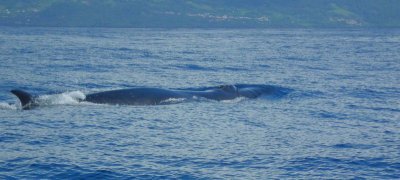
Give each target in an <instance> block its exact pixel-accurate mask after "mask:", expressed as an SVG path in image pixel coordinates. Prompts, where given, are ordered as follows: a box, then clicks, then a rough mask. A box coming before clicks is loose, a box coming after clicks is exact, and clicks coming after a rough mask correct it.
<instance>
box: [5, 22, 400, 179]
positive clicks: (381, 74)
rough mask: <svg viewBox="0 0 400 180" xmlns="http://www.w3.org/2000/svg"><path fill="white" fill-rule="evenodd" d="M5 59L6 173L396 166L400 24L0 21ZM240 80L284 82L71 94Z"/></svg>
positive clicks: (207, 174) (271, 174)
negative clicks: (217, 96) (119, 100)
mask: <svg viewBox="0 0 400 180" xmlns="http://www.w3.org/2000/svg"><path fill="white" fill-rule="evenodd" d="M0 62H1V64H0V77H1V78H0V149H1V150H0V179H399V178H400V103H399V102H400V30H399V29H129V28H127V29H112V28H104V29H103V28H32V27H0ZM238 84H252V85H268V86H272V87H275V88H276V89H278V90H279V91H278V92H279V93H278V92H275V93H272V94H269V95H265V96H262V97H258V98H255V99H248V98H236V99H233V100H224V101H215V100H207V99H201V98H199V99H196V100H193V101H183V102H175V103H171V104H167V105H156V106H127V105H100V104H93V103H85V102H79V101H78V100H76V97H83V98H84V97H85V95H86V94H89V93H95V92H101V91H107V90H115V89H125V88H135V87H151V88H162V89H172V90H174V89H202V88H209V87H217V86H219V85H238ZM13 89H19V90H24V91H26V92H29V93H31V94H32V95H34V96H36V97H38V98H41V99H44V100H45V101H46V102H47V103H46V104H44V105H43V106H39V107H36V108H34V109H31V110H22V108H21V104H20V102H19V100H18V99H17V97H16V96H14V95H13V94H12V93H10V90H13Z"/></svg>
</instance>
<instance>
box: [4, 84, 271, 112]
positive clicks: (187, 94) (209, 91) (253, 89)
mask: <svg viewBox="0 0 400 180" xmlns="http://www.w3.org/2000/svg"><path fill="white" fill-rule="evenodd" d="M275 90H276V88H275V87H274V86H267V85H221V86H217V87H211V88H203V89H182V90H180V89H177V90H169V89H161V88H130V89H119V90H111V91H103V92H97V93H92V94H87V95H86V97H85V98H84V99H78V100H79V101H83V102H91V103H96V104H110V105H136V106H142V105H160V104H168V102H169V100H171V99H196V98H206V99H212V100H216V101H222V100H231V99H235V98H238V97H245V98H256V97H258V96H261V95H263V94H270V93H273V92H274V91H275ZM11 93H13V94H14V95H16V96H17V97H18V99H19V100H20V101H21V106H22V109H24V110H27V109H32V108H34V107H37V106H39V105H40V102H39V101H38V100H37V98H35V97H33V96H32V95H30V94H29V93H27V92H25V91H22V90H11Z"/></svg>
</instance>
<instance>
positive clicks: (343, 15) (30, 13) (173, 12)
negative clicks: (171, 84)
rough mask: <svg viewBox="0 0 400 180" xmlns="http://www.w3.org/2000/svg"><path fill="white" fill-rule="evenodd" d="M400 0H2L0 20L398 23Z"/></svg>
mask: <svg viewBox="0 0 400 180" xmlns="http://www.w3.org/2000/svg"><path fill="white" fill-rule="evenodd" d="M399 12H400V1H399V0H212V1H211V0H192V1H189V0H30V1H27V0H1V1H0V25H2V26H63V27H163V28H174V27H205V28H207V27H208V28H218V27H224V28H231V27H233V28H265V27H400V13H399Z"/></svg>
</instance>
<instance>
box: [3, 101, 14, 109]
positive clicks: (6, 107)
mask: <svg viewBox="0 0 400 180" xmlns="http://www.w3.org/2000/svg"><path fill="white" fill-rule="evenodd" d="M0 109H5V110H10V109H11V110H16V109H17V106H16V105H15V104H8V103H6V102H0Z"/></svg>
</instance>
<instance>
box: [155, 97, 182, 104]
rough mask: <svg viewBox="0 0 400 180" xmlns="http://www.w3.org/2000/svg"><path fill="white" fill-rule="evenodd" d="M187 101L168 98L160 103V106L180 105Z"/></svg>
mask: <svg viewBox="0 0 400 180" xmlns="http://www.w3.org/2000/svg"><path fill="white" fill-rule="evenodd" d="M184 100H186V98H168V99H166V100H163V101H161V102H160V104H173V103H179V102H182V101H184Z"/></svg>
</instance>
